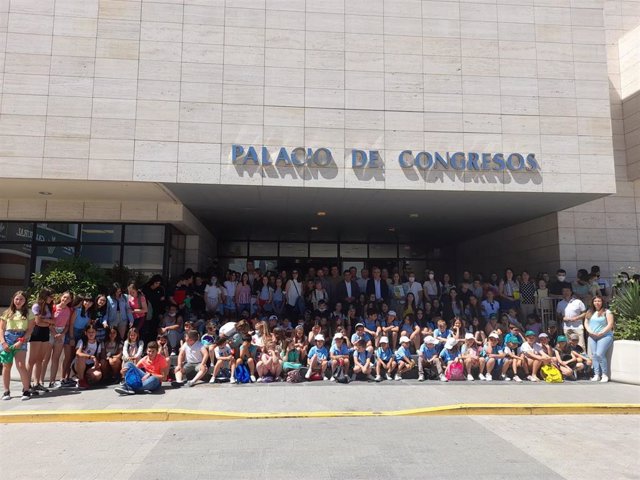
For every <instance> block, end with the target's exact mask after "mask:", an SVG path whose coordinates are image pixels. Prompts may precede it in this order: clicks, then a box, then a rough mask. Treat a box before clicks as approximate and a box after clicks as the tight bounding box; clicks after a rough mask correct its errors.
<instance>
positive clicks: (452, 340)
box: [444, 337, 458, 350]
mask: <svg viewBox="0 0 640 480" xmlns="http://www.w3.org/2000/svg"><path fill="white" fill-rule="evenodd" d="M456 343H458V341H457V340H456V339H455V338H453V337H449V338H447V341H446V343H445V344H444V348H446V349H447V350H451V349H452V348H453V347H455V345H456Z"/></svg>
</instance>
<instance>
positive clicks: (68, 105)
mask: <svg viewBox="0 0 640 480" xmlns="http://www.w3.org/2000/svg"><path fill="white" fill-rule="evenodd" d="M91 105H92V101H91V98H85V97H64V96H49V98H48V105H47V114H48V115H52V116H60V117H84V118H90V117H91Z"/></svg>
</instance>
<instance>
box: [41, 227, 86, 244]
mask: <svg viewBox="0 0 640 480" xmlns="http://www.w3.org/2000/svg"><path fill="white" fill-rule="evenodd" d="M78 227H79V225H78V224H77V223H38V224H37V225H36V234H37V236H36V241H38V242H40V243H49V242H70V241H76V240H77V238H78Z"/></svg>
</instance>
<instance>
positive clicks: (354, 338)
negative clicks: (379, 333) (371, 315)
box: [351, 323, 373, 352]
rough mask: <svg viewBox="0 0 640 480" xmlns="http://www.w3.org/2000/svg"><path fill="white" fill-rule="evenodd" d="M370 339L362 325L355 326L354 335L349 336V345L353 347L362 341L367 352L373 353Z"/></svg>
mask: <svg viewBox="0 0 640 480" xmlns="http://www.w3.org/2000/svg"><path fill="white" fill-rule="evenodd" d="M371 339H372V337H371V335H369V334H368V333H367V332H366V330H365V326H364V324H363V323H358V324H356V333H354V334H353V335H351V344H352V345H354V346H355V345H356V344H357V343H358V342H359V341H360V340H364V342H365V343H366V345H367V350H369V351H370V352H373V343H372V341H371Z"/></svg>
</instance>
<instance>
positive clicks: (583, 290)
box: [571, 268, 591, 301]
mask: <svg viewBox="0 0 640 480" xmlns="http://www.w3.org/2000/svg"><path fill="white" fill-rule="evenodd" d="M590 286H591V285H590V282H589V272H587V271H586V270H585V269H584V268H581V269H580V270H578V273H577V275H576V279H575V280H574V281H573V283H572V284H571V288H572V289H573V294H574V295H575V296H576V297H578V298H579V299H580V300H582V301H586V300H587V297H588V296H589V287H590Z"/></svg>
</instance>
